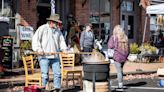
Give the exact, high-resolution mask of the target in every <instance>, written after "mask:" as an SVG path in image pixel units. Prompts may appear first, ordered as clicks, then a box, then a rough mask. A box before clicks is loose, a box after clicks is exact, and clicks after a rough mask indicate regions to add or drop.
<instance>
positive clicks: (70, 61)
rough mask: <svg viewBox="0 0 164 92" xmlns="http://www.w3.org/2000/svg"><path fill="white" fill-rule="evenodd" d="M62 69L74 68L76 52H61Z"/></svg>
mask: <svg viewBox="0 0 164 92" xmlns="http://www.w3.org/2000/svg"><path fill="white" fill-rule="evenodd" d="M60 62H61V70H62V71H63V70H64V69H67V68H69V69H74V66H75V54H72V53H71V54H70V53H60Z"/></svg>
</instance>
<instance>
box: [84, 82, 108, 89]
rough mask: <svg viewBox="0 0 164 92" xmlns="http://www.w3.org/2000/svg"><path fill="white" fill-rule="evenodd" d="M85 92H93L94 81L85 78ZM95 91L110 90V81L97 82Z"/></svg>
mask: <svg viewBox="0 0 164 92" xmlns="http://www.w3.org/2000/svg"><path fill="white" fill-rule="evenodd" d="M83 92H93V82H92V81H88V80H83ZM95 92H109V84H108V81H105V82H95Z"/></svg>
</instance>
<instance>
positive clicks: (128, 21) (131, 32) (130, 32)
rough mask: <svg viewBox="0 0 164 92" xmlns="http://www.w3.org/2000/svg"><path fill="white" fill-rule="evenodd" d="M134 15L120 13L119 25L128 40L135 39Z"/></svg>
mask: <svg viewBox="0 0 164 92" xmlns="http://www.w3.org/2000/svg"><path fill="white" fill-rule="evenodd" d="M134 20H135V17H134V15H133V14H122V20H121V25H122V27H123V29H124V31H125V33H126V35H127V36H128V38H129V40H130V41H135V26H134V25H135V23H134Z"/></svg>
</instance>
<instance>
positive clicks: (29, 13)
mask: <svg viewBox="0 0 164 92" xmlns="http://www.w3.org/2000/svg"><path fill="white" fill-rule="evenodd" d="M19 1H20V2H19V11H18V12H19V14H20V15H21V17H22V19H24V20H22V23H21V24H23V25H30V26H32V27H33V28H34V29H35V28H36V25H37V9H36V5H37V2H36V1H37V0H19ZM28 1H29V2H28Z"/></svg>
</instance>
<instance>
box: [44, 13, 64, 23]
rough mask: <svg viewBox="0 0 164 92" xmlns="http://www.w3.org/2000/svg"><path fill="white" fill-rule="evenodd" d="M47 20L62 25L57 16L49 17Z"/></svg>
mask: <svg viewBox="0 0 164 92" xmlns="http://www.w3.org/2000/svg"><path fill="white" fill-rule="evenodd" d="M47 20H49V21H55V22H58V23H62V21H61V20H59V14H53V15H50V17H49V18H47Z"/></svg>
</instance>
